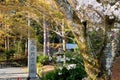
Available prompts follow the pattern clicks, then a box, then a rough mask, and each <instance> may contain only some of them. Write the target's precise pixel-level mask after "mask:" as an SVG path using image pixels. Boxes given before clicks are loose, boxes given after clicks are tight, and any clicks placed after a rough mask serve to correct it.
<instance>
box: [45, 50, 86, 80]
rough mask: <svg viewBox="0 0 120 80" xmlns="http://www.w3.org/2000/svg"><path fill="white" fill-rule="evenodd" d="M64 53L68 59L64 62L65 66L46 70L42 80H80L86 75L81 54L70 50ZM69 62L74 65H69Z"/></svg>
mask: <svg viewBox="0 0 120 80" xmlns="http://www.w3.org/2000/svg"><path fill="white" fill-rule="evenodd" d="M65 54H66V58H68V59H69V60H68V61H67V62H66V66H63V67H61V68H59V67H58V68H56V69H55V70H54V71H52V72H48V73H47V74H46V75H45V76H44V77H43V80H56V79H57V80H82V78H84V77H86V76H87V74H86V72H85V69H84V66H83V60H82V57H81V55H80V54H78V53H75V52H71V51H67V52H66V53H65ZM71 64H75V65H76V66H75V67H74V68H72V67H70V65H71Z"/></svg>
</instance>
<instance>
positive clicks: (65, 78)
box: [43, 66, 86, 80]
mask: <svg viewBox="0 0 120 80" xmlns="http://www.w3.org/2000/svg"><path fill="white" fill-rule="evenodd" d="M84 77H86V72H85V71H84V68H82V67H81V66H76V68H73V69H70V70H68V69H67V68H66V67H63V68H62V69H55V70H54V71H52V72H48V73H47V74H46V75H45V76H44V78H43V80H56V79H57V80H82V78H84Z"/></svg>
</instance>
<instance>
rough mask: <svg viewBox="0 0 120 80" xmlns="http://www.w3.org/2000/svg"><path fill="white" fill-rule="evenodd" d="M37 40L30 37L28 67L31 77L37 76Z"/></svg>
mask: <svg viewBox="0 0 120 80" xmlns="http://www.w3.org/2000/svg"><path fill="white" fill-rule="evenodd" d="M36 53H37V49H36V42H35V40H34V39H28V69H29V78H30V79H35V78H36Z"/></svg>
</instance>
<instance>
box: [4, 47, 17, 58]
mask: <svg viewBox="0 0 120 80" xmlns="http://www.w3.org/2000/svg"><path fill="white" fill-rule="evenodd" d="M14 53H15V50H13V49H10V50H8V51H6V52H5V56H6V58H7V60H9V59H10V58H11V57H12V56H13V55H14Z"/></svg>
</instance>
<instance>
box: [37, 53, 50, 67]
mask: <svg viewBox="0 0 120 80" xmlns="http://www.w3.org/2000/svg"><path fill="white" fill-rule="evenodd" d="M37 62H40V63H41V64H43V65H46V64H48V63H49V56H44V55H43V54H40V55H39V56H37Z"/></svg>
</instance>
